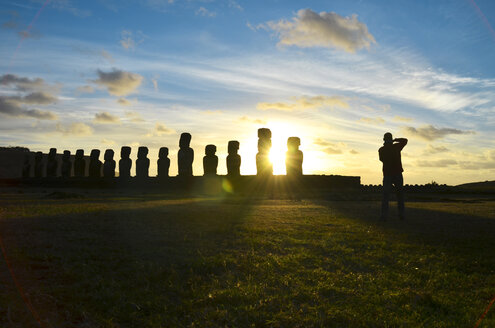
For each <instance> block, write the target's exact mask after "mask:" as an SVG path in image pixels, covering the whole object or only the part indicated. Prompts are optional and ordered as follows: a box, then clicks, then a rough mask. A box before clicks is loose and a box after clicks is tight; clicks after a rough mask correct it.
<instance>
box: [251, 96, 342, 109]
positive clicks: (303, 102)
mask: <svg viewBox="0 0 495 328" xmlns="http://www.w3.org/2000/svg"><path fill="white" fill-rule="evenodd" d="M322 107H327V108H335V107H340V108H349V104H348V103H347V101H346V100H345V99H344V98H342V97H338V96H331V97H330V96H314V97H308V96H302V97H294V98H292V102H291V103H288V102H276V103H267V102H261V103H258V104H257V105H256V108H257V109H259V110H269V109H273V110H282V111H293V110H303V109H315V108H322Z"/></svg>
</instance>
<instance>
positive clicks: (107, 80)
mask: <svg viewBox="0 0 495 328" xmlns="http://www.w3.org/2000/svg"><path fill="white" fill-rule="evenodd" d="M97 73H98V76H99V78H98V79H97V80H93V82H94V83H96V84H99V85H102V86H104V87H106V88H107V91H108V93H110V94H111V95H114V96H126V95H128V94H130V93H132V92H134V91H135V90H136V89H137V88H138V87H139V86H140V85H141V82H142V81H143V77H142V76H141V75H139V74H135V73H130V72H126V71H122V70H117V69H113V70H112V71H110V72H103V71H101V70H98V71H97Z"/></svg>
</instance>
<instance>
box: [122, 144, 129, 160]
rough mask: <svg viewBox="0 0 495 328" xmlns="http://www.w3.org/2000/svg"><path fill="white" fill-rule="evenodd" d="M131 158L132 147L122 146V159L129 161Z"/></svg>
mask: <svg viewBox="0 0 495 328" xmlns="http://www.w3.org/2000/svg"><path fill="white" fill-rule="evenodd" d="M129 156H131V147H128V146H122V148H120V157H121V158H122V159H127V158H129Z"/></svg>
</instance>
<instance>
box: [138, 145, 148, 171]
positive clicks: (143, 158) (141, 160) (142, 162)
mask: <svg viewBox="0 0 495 328" xmlns="http://www.w3.org/2000/svg"><path fill="white" fill-rule="evenodd" d="M147 156H148V147H139V149H138V158H137V160H136V177H138V178H147V177H148V176H149V169H150V159H149V158H148V157H147Z"/></svg>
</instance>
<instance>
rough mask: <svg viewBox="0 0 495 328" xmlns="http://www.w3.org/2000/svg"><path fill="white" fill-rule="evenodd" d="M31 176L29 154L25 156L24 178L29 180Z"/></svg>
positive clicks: (23, 165) (23, 164)
mask: <svg viewBox="0 0 495 328" xmlns="http://www.w3.org/2000/svg"><path fill="white" fill-rule="evenodd" d="M30 176H31V159H30V156H29V154H26V155H24V162H23V163H22V177H23V178H29V177H30Z"/></svg>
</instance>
